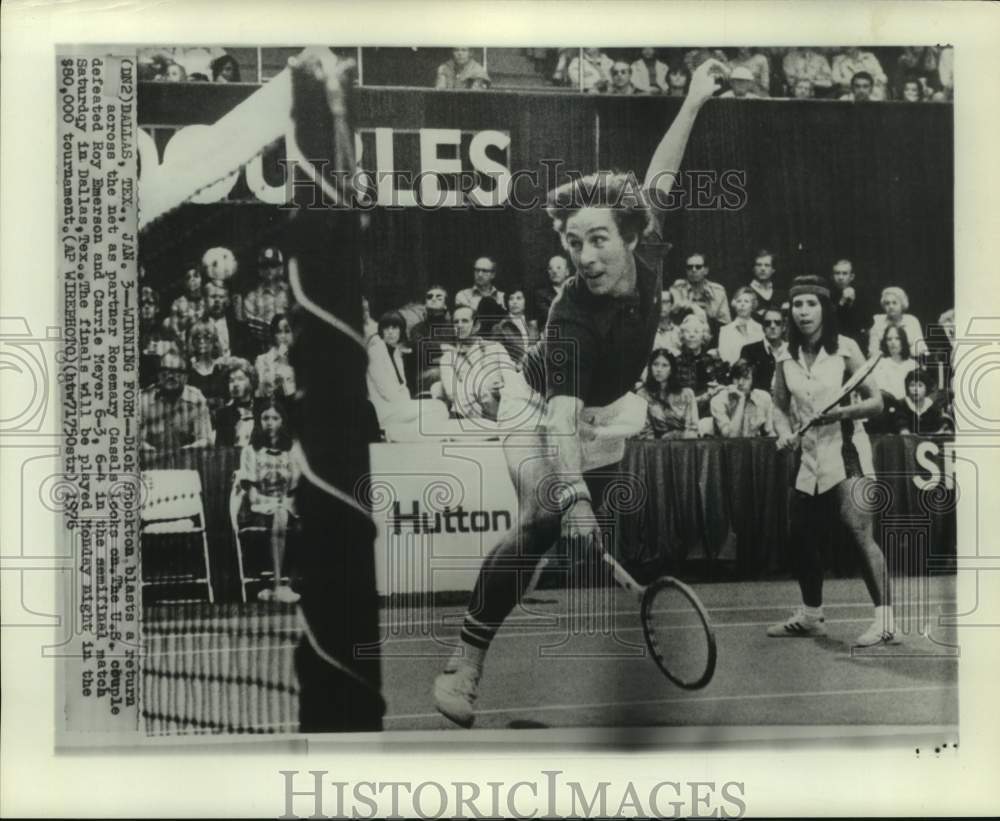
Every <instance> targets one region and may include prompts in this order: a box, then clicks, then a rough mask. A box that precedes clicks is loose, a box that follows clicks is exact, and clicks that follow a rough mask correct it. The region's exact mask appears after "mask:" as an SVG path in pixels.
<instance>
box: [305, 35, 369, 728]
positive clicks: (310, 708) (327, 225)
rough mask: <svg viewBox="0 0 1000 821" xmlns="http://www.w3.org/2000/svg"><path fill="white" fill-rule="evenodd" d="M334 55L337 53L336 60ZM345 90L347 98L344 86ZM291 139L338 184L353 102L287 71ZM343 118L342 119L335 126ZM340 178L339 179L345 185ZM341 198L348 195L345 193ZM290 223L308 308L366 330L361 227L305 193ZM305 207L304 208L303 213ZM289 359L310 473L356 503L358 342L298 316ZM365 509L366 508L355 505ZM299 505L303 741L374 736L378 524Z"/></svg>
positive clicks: (314, 495) (361, 515) (361, 463)
mask: <svg viewBox="0 0 1000 821" xmlns="http://www.w3.org/2000/svg"><path fill="white" fill-rule="evenodd" d="M331 56H332V55H331ZM345 86H347V87H346V88H344V89H343V92H344V94H345V95H347V96H348V97H349V94H350V88H349V83H345ZM292 106H293V107H292V117H293V121H294V123H295V126H294V128H295V133H294V137H295V140H296V142H297V143H298V148H299V150H300V151H301V153H302V155H303V156H304V157H305V158H306V159H308V160H312V161H313V168H314V169H315V170H317V171H319V172H320V173H321V174H323V177H324V179H325V180H326V181H327V182H328V183H331V182H332V184H334V185H336V183H337V178H338V172H339V175H346V174H349V173H351V172H353V170H354V169H353V167H344V165H345V159H346V158H353V145H344V144H343V142H344V139H345V134H346V138H347V139H348V140H349V141H353V135H352V133H351V130H350V128H349V127H345V126H347V125H348V124H349V122H350V120H349V111H350V100H349V99H347V101H346V106H345V107H344V108H343V109H342V110H341V111H339V112H332V111H331V106H330V105H329V103H328V98H327V94H326V92H325V89H324V86H323V85H322V83H321V82H319V81H317V80H316V79H315V78H314V77H312V76H311V75H309V74H308V72H306V71H303V70H296V71H293V72H292ZM337 120H339V122H338V121H337ZM340 179H343V177H342V176H341V177H340ZM345 189H346V186H345ZM296 191H297V192H301V194H302V199H301V201H300V202H297V203H296V204H297V205H299V206H300V207H299V208H298V210H297V211H296V212H295V214H294V215H293V218H292V222H291V231H290V237H289V239H290V243H289V248H290V251H291V256H292V257H293V258H294V262H295V264H296V265H297V268H298V271H299V274H300V277H301V285H302V288H303V290H304V291H305V293H306V294H307V296H308V297H309V300H310V301H311V302H313V303H315V305H316V306H317V307H319V308H320V309H322V311H325V312H328V313H329V314H332V315H333V316H334V317H337V318H339V319H340V320H342V321H343V322H346V323H347V324H348V325H350V327H351V328H353V329H355V330H357V331H358V332H360V328H361V265H360V252H361V231H362V227H361V219H360V215H359V214H358V213H357V212H356V211H353V210H351V209H350V208H348V207H345V206H343V205H342V206H340V207H327V206H329V205H330V203H329V199H328V198H325V197H324V194H323V193H322V192H320V191H318V190H315V188H314V190H309V184H306V185H303V186H296ZM307 204H308V207H307ZM300 320H301V327H300V328H299V329H298V333H297V334H296V341H295V344H294V348H293V350H292V359H293V365H294V368H295V372H296V375H297V380H298V385H299V388H300V391H299V397H298V399H297V401H296V408H295V412H294V414H293V425H294V427H295V431H296V436H297V438H298V441H299V443H300V445H301V450H302V453H303V455H304V457H305V460H306V461H307V463H308V467H309V470H310V472H311V473H313V475H314V476H315V477H317V478H318V479H320V480H321V481H322V482H323V483H326V484H328V485H332V486H333V487H334V488H336V489H337V490H338V491H339V492H340V493H342V494H346V495H347V496H350V497H354V495H355V489H356V488H357V487H359V483H360V482H361V480H362V479H363V478H364V477H366V476H367V474H368V471H369V455H368V446H369V441H368V440H369V437H368V436H367V435H366V431H367V430H368V417H369V413H370V405H369V403H368V401H367V395H366V382H365V374H366V371H367V364H368V362H367V353H366V351H365V349H364V347H363V346H362V345H360V344H358V341H357V340H356V339H355V338H352V337H350V336H348V335H346V334H345V333H344V331H343V330H342V329H338V328H337V327H334V326H333V325H331V324H330V323H329V322H328V321H326V320H324V319H323V318H322V317H321V316H319V315H317V314H316V313H315V312H313V311H303V312H302V313H301V314H300ZM359 501H361V500H359ZM296 503H297V506H298V510H299V511H300V513H301V516H302V539H301V543H300V546H299V556H297V557H294V559H293V560H297V562H298V564H299V568H300V576H301V582H300V592H301V594H302V599H301V602H300V607H301V614H302V616H303V619H304V622H305V635H304V636H303V638H302V641H301V642H300V644H299V647H298V649H297V650H296V654H295V656H296V669H297V673H298V678H299V690H300V709H299V723H300V731H301V732H342V731H370V730H380V729H381V727H382V715H383V713H384V710H385V704H384V701H383V700H382V697H381V661H380V658H379V656H378V655H375V654H371V653H370V652H369V653H366V654H365V657H364V658H360V657H358V654H356V652H355V648H356V647H358V646H360V645H368V646H373V645H375V644H376V642H377V640H378V595H377V592H376V588H375V561H374V537H375V527H374V524H373V522H372V520H371V517H370V516H369V515H368V514H367V511H366V510H365V508H364V506H363V504H362V505H361V506H360V507H358V506H352V505H349V504H346V503H344V502H343V501H340V500H338V499H335V498H333V497H332V496H331V495H330V493H329V492H328V491H327V490H326V489H324V488H323V487H321V486H319V485H317V484H316V483H315V482H314V481H312V480H310V479H309V478H307V477H303V479H302V481H301V482H300V484H299V487H298V491H297V495H296Z"/></svg>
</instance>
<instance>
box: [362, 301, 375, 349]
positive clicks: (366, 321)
mask: <svg viewBox="0 0 1000 821" xmlns="http://www.w3.org/2000/svg"><path fill="white" fill-rule="evenodd" d="M361 331H362V335H363V336H364V338H365V342H367V341H368V340H369V339H371V338H372V337H373V336H375V334H377V333H378V323H377V322H376V321H375V320H374V319H372V309H371V304H370V303H369V302H368V297H366V296H363V297H361Z"/></svg>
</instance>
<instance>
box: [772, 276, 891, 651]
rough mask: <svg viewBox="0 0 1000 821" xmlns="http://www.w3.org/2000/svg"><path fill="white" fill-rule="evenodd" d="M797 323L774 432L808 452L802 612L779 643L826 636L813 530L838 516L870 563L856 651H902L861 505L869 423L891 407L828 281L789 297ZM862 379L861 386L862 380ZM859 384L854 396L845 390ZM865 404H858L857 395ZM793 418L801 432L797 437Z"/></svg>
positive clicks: (803, 478)
mask: <svg viewBox="0 0 1000 821" xmlns="http://www.w3.org/2000/svg"><path fill="white" fill-rule="evenodd" d="M789 298H790V301H791V318H792V321H791V323H790V326H789V330H788V347H787V349H786V351H785V353H784V354H783V355H781V356H780V357H779V358H778V360H777V368H776V370H775V375H774V423H775V428H776V430H777V433H778V447H779V448H781V449H792V448H798V449H799V450H800V459H799V468H798V472H797V474H796V477H795V495H794V499H793V501H792V508H791V533H792V539H793V541H794V542H795V544H796V547H797V549H798V551H799V559H800V564H799V588H800V589H801V591H802V604H801V606H800V607H799V608H798V609H796V611H795V612H794V613H793V614H792V616H791V617H790V618H789V619H788V620H787V621H785V622H783V623H781V624H775V625H772V626H771V627H769V628H768V630H767V634H768V635H769V636H771V637H774V638H778V637H786V636H787V637H808V636H823V635H826V625H825V623H824V618H823V565H822V561H821V557H820V548H819V545H818V544H817V541H816V540H815V539H813V538H811V537H810V536H809V530H814V529H815V528H816V527H817V524H818V522H817V519H820V520H821V517H826V516H837V517H838V518H839V519H840V520H841V521H842V522H843V523H844V524H845V525H846V526H847V530H848V531H849V533H850V536H851V541H852V542H853V543H854V546H855V547H856V548H857V550H858V552H859V553H860V555H861V565H862V574H863V576H864V580H865V585H866V586H867V588H868V594H869V595H870V596H871V599H872V602H873V604H874V605H875V619H874V621H873V622H872V624H871V625H870V626H869V627H868V629H867V630H865V632H864V633H862V634H861V635H860V636H859V637H858V638H857V639H856V640H855V642H854V644H855V646H859V647H870V646H872V645H876V644H896V643H898V639H897V638H896V636H895V626H894V624H893V618H892V608H891V606H890V601H889V581H888V576H887V574H886V567H885V559H884V558H883V556H882V551H881V549H880V548H879V546H878V544H876V542H875V539H874V538H873V536H872V514H871V513H870V512H868V511H866V510H864V509H863V507H862V506H861V505H860V504H859V502H860V500H862V499H863V498H864V488H863V486H862V484H861V483H863V482H865V481H866V479H865V477H866V476H867V477H870V476H872V475H873V474H874V468H873V466H872V457H871V445H870V443H869V441H868V436H867V434H866V433H865V431H864V428H863V427H862V425H861V420H862V419H866V418H868V417H870V416H874V415H876V414H878V413H880V412H881V411H882V398H881V394H880V393H879V391H878V389H877V387H876V386H875V384H874V380H873V379H872V378H871V370H872V365H873V362H871V361H869V362H866V361H865V358H864V356H863V355H862V353H861V349H860V348H859V347H858V344H857V342H855V341H854V340H853V339H850V338H848V337H846V336H842V335H840V334H838V332H837V317H836V312H835V310H834V308H833V303H832V302H831V298H830V286H829V285H828V284H827V283H826V281H825V280H824V279H823V278H822V277H818V276H802V277H797V278H796V279H795V280H794V282H793V283H792V287H791V289H790V291H789ZM859 378H860V381H858V380H859ZM852 382H857V385H856V386H854V389H853V391H852V390H847V391H846V395H844V394H845V388H847V387H849V383H852ZM855 391H856V392H857V394H859V395H860V401H857V402H853V403H851V401H850V399H851V393H853V392H855ZM789 416H791V417H792V419H794V420H795V424H796V425H797V428H796V429H793V427H792V422H790V420H789Z"/></svg>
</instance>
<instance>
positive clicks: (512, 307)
mask: <svg viewBox="0 0 1000 821" xmlns="http://www.w3.org/2000/svg"><path fill="white" fill-rule="evenodd" d="M480 304H482V303H480ZM529 316H530V312H529V311H528V298H527V292H526V291H525V289H524V288H522V287H521V286H519V285H516V286H514V287H513V288H511V289H510V292H509V293H508V294H507V316H506V318H505V320H504V323H503V324H504V326H505V327H509V328H510V329H512V330H513V331H514V332H515V333H516V334H517V336H518V338H519V341H520V346H521V352H520V355H519V356H517V357H516V358H515V359H514V362H515V364H517V363H519V362H520V361H521V358H522V357H523V356H524V352H525V351H526V350H527V349H528V346H529V345H533V344H534V343H535V342H537V341H538V338H539V333H538V323H536V322H535V321H534V320H533V319H528V317H529Z"/></svg>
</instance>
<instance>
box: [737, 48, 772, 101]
mask: <svg viewBox="0 0 1000 821" xmlns="http://www.w3.org/2000/svg"><path fill="white" fill-rule="evenodd" d="M729 67H730V68H731V69H733V70H734V71H735V70H736V69H738V68H745V69H746V70H747V71H749V72H750V75H751V76H752V77H753V86H752V87H751V89H750V90H751V91H752V92H753V93H754V95H756V96H757V97H770V96H771V63H770V61H769V60H768V59H767V56H766V55H764V54H761V53H760V52H759V51H756V50H755V49H752V48H746V47H740V48H738V49H736V56H735V57H730V58H729Z"/></svg>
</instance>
